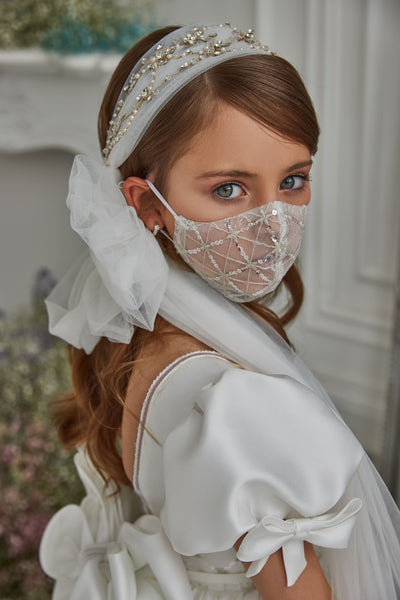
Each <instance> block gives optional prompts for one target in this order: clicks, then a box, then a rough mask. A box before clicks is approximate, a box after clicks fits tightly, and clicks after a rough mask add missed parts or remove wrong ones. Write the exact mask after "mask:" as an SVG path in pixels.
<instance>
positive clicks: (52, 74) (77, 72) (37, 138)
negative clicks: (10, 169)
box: [0, 49, 119, 154]
mask: <svg viewBox="0 0 400 600" xmlns="http://www.w3.org/2000/svg"><path fill="white" fill-rule="evenodd" d="M118 60H119V57H118V56H105V55H101V54H90V55H82V56H79V55H78V56H67V57H60V56H56V55H51V54H48V53H45V52H42V51H40V50H36V49H32V50H23V51H22V50H21V51H14V52H4V51H3V52H0V78H1V79H0V81H1V94H0V151H4V152H21V151H27V150H33V149H39V148H60V149H64V150H70V151H71V152H73V153H75V152H85V153H89V154H97V153H98V152H99V150H98V144H97V134H96V121H97V113H98V109H99V106H100V101H101V98H102V95H103V93H104V90H105V87H106V85H107V82H108V80H109V78H110V74H111V73H112V71H113V70H114V68H115V66H116V64H117V63H118Z"/></svg>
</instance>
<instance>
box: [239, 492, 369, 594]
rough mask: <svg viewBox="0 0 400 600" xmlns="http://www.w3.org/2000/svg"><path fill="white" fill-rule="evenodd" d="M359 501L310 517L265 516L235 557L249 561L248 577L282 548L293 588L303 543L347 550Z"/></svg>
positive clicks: (299, 570) (301, 567)
mask: <svg viewBox="0 0 400 600" xmlns="http://www.w3.org/2000/svg"><path fill="white" fill-rule="evenodd" d="M361 506H362V502H361V500H360V499H359V498H353V500H351V501H350V502H349V503H348V504H347V505H346V506H345V507H344V508H343V509H342V510H341V511H340V512H339V513H337V514H333V513H326V514H325V515H320V516H318V517H313V518H298V519H287V520H286V521H284V520H282V519H279V518H278V517H265V518H264V519H262V520H261V521H260V522H259V523H258V524H257V525H256V526H255V527H253V528H252V529H251V530H250V531H249V532H248V533H247V535H246V536H245V537H244V539H243V541H242V543H241V545H240V548H239V550H238V552H237V556H238V558H239V559H240V560H242V561H243V562H251V563H252V564H251V565H250V567H249V569H248V571H247V576H248V577H253V576H254V575H257V573H259V572H260V571H261V569H262V568H263V567H264V565H265V564H266V562H267V560H268V559H269V557H270V556H271V554H273V553H274V552H276V551H277V550H278V549H279V548H282V553H283V562H284V565H285V571H286V577H287V585H288V586H291V585H293V584H294V583H295V582H296V580H297V579H298V577H299V576H300V575H301V573H302V572H303V570H304V569H305V567H306V565H307V562H306V559H305V556H304V541H307V542H310V543H311V544H316V545H317V546H323V547H327V548H346V547H347V544H348V541H349V538H350V534H351V531H352V529H353V525H354V522H355V517H356V514H357V513H358V512H359V510H360V509H361Z"/></svg>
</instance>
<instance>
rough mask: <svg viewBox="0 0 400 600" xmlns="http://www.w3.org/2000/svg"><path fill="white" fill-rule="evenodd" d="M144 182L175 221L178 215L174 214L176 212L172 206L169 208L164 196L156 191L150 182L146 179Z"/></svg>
mask: <svg viewBox="0 0 400 600" xmlns="http://www.w3.org/2000/svg"><path fill="white" fill-rule="evenodd" d="M145 181H146V183H147V185H148V186H149V188H150V189H151V191H152V192H153V194H155V195H156V196H157V198H158V199H159V200H160V202H162V203H163V204H164V206H165V208H166V209H167V210H168V211H169V212H170V213H171V215H172V216H173V217H175V219H177V218H178V215H177V214H176V212H175V211H174V209H173V208H172V206H170V205H169V204H168V202H167V201H166V199H165V198H164V196H163V195H162V194H161V193H160V192H159V191H158V189H157V188H156V186H155V185H154V184H153V183H151V181H149V180H148V179H145Z"/></svg>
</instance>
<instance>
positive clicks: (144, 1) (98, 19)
mask: <svg viewBox="0 0 400 600" xmlns="http://www.w3.org/2000/svg"><path fill="white" fill-rule="evenodd" d="M153 4H154V1H153V0H41V1H40V2H37V1H36V0H4V1H3V3H2V15H1V20H0V40H1V41H0V46H1V47H3V48H8V49H9V48H27V47H35V46H39V47H42V48H43V49H45V50H47V51H53V52H58V53H61V54H76V53H87V52H115V53H124V52H126V50H128V49H129V48H130V47H131V46H132V45H133V44H134V43H135V42H136V41H137V40H138V39H139V38H140V37H142V36H143V35H144V34H146V33H147V32H148V31H149V29H150V27H149V25H148V20H149V15H150V13H151V9H152V6H153ZM146 23H147V24H146Z"/></svg>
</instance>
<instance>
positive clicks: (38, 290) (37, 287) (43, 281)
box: [32, 268, 57, 300]
mask: <svg viewBox="0 0 400 600" xmlns="http://www.w3.org/2000/svg"><path fill="white" fill-rule="evenodd" d="M56 283H57V281H56V279H55V278H54V276H53V274H52V273H51V271H50V270H49V269H47V268H42V269H39V271H38V272H37V273H36V277H35V280H34V284H33V288H32V299H33V300H44V298H46V297H47V296H48V295H49V294H50V292H51V290H52V289H53V287H54V286H55V285H56Z"/></svg>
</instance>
